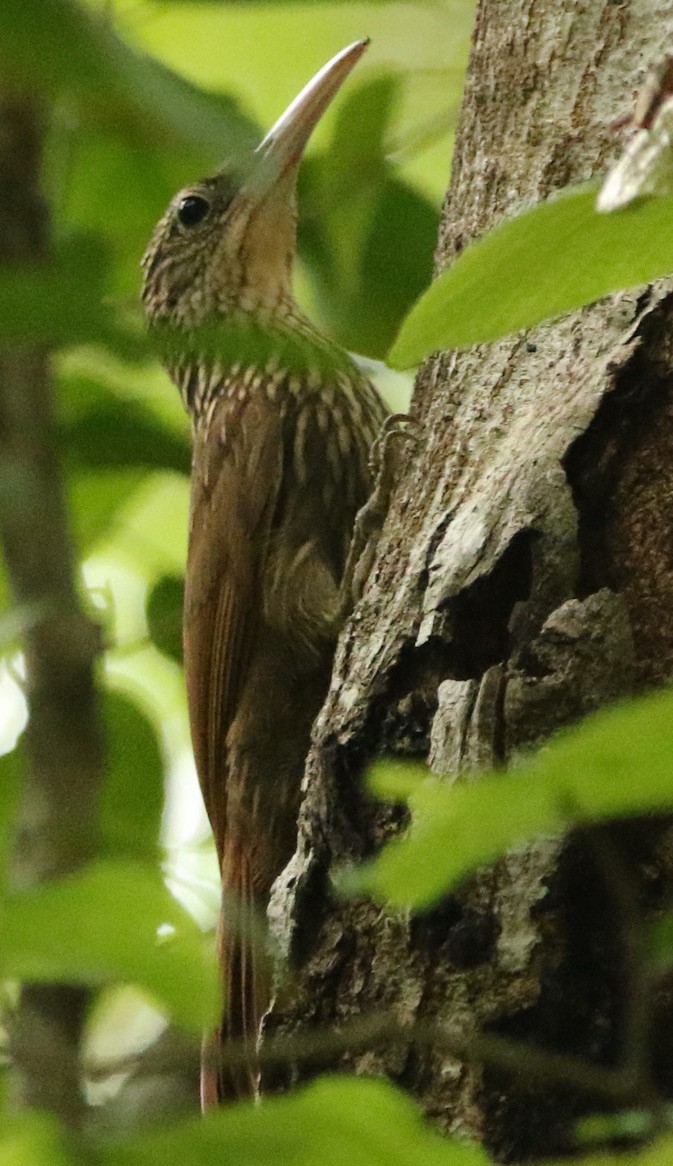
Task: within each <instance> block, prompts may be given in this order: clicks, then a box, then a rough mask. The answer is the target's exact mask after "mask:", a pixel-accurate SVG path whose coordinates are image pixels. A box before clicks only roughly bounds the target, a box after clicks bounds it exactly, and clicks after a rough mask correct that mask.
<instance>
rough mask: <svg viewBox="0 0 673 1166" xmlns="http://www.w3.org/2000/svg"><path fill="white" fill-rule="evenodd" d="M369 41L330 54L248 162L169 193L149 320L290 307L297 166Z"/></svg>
mask: <svg viewBox="0 0 673 1166" xmlns="http://www.w3.org/2000/svg"><path fill="white" fill-rule="evenodd" d="M368 43H369V42H368V41H366V40H362V41H357V42H356V43H355V44H353V45H350V46H349V47H348V48H347V49H344V50H343V51H342V52H341V53H339V54H338V55H337V56H336V57H333V58H332V60H331V61H329V62H328V63H327V64H326V65H325V66H324V68H322V69H321V70H320V72H319V73H317V74H316V76H315V77H313V79H312V80H311V81H309V83H308V85H306V86H305V88H304V89H303V90H302V91H301V93H300V94H299V96H298V97H297V98H295V100H294V101H293V102H292V104H291V105H290V106H289V107H288V109H287V110H286V111H285V113H284V114H283V115H282V117H280V118H279V119H278V121H277V122H276V124H275V125H274V127H273V129H271V130H270V131H269V133H268V134H267V135H266V137H265V138H264V140H263V141H262V142H261V144H260V145H259V146H258V148H257V150H256V151H255V152H254V154H252V155H251V156H250V157H249V158H247V159H243V160H241V161H239V162H238V163H237V164H236V165H235V166H230V167H225V168H224V169H223V170H222V171H220V172H219V173H218V174H216V175H215V176H214V177H213V178H208V179H205V180H203V181H202V182H197V183H195V184H194V185H193V186H189V187H187V188H185V189H184V190H181V191H180V193H179V194H177V195H176V196H175V198H174V199H173V201H172V202H171V204H170V206H169V207H168V210H167V211H166V213H165V215H164V216H163V218H162V219H161V220H160V221H159V223H158V224H157V227H156V229H155V231H154V235H153V236H152V240H151V242H150V245H149V247H148V249H147V251H146V253H145V256H144V258H143V270H144V280H143V291H142V299H143V304H144V307H145V311H146V313H147V315H148V317H149V319H150V320H151V321H152V322H162V321H163V322H165V323H173V324H178V325H186V326H190V325H196V324H199V323H200V322H202V321H204V320H206V319H208V318H210V317H213V316H220V315H226V314H227V313H228V312H231V311H233V310H235V309H243V310H244V311H251V312H257V313H261V314H263V315H269V316H272V315H273V314H274V313H275V312H278V311H282V310H283V309H284V308H285V307H286V306H287V305H291V304H292V302H293V301H292V286H291V283H292V261H293V258H294V252H295V245H296V198H295V192H296V182H297V172H298V170H299V164H300V162H301V158H302V154H303V152H304V148H305V146H306V143H307V142H308V139H309V137H310V136H311V133H312V131H313V129H314V128H315V126H316V125H317V123H318V122H319V121H320V118H321V117H322V115H323V113H324V112H325V110H326V109H327V106H328V105H329V104H330V102H331V100H332V98H333V97H334V96H335V94H336V93H337V92H338V90H339V88H340V87H341V85H342V83H343V81H344V80H345V79H346V77H347V76H348V74H349V73H350V71H351V69H352V68H353V66H354V65H355V64H356V63H357V61H358V60H359V59H360V57H361V56H362V53H363V52H364V50H365V48H366V47H367V44H368Z"/></svg>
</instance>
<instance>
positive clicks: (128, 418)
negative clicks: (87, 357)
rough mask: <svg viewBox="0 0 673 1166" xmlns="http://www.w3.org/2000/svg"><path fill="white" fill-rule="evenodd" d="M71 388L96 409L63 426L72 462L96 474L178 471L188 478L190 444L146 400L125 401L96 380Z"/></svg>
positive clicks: (79, 381)
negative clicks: (124, 470)
mask: <svg viewBox="0 0 673 1166" xmlns="http://www.w3.org/2000/svg"><path fill="white" fill-rule="evenodd" d="M69 380H70V381H71V382H72V381H76V382H77V383H76V384H74V385H73V384H72V383H70V384H69V385H66V386H65V391H66V392H69V393H70V394H71V395H73V394H74V393H75V392H77V394H78V395H80V396H81V397H87V396H88V398H89V401H90V404H89V405H88V406H84V407H83V408H82V409H80V410H78V411H77V412H76V413H75V415H74V416H71V417H70V418H68V419H66V420H63V421H62V422H61V423H60V424H59V427H58V429H59V435H60V436H61V438H62V440H63V443H64V448H65V452H66V454H67V457H68V460H69V461H70V462H71V463H74V465H76V466H77V467H78V468H83V469H92V470H97V471H100V470H122V469H131V468H133V469H143V470H175V471H176V472H177V473H182V474H188V473H189V466H190V452H189V442H188V440H187V437H186V436H183V435H182V434H180V433H177V432H176V430H175V429H174V428H173V427H172V426H169V425H166V424H165V423H163V422H162V421H161V420H160V419H159V418H158V417H157V415H156V413H154V412H152V410H150V409H148V408H147V407H146V406H145V405H143V404H141V403H140V401H133V400H124V399H123V398H122V397H120V396H119V395H118V394H117V393H115V392H114V391H113V390H112V389H111V388H110V387H109V386H108V385H106V384H104V382H103V381H102V380H101V381H94V380H92V379H91V378H84V377H77V378H69Z"/></svg>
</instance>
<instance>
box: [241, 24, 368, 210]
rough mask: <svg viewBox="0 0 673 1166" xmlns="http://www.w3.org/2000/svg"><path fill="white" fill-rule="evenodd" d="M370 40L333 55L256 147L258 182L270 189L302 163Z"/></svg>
mask: <svg viewBox="0 0 673 1166" xmlns="http://www.w3.org/2000/svg"><path fill="white" fill-rule="evenodd" d="M368 44H369V38H366V39H365V40H358V41H355V43H354V44H352V45H349V46H348V48H345V49H342V50H341V52H340V53H337V55H336V56H335V57H332V60H331V61H328V62H327V64H326V65H323V67H322V69H321V70H320V71H319V72H318V73H316V75H315V77H313V78H312V79H311V80H310V81H309V82H308V85H305V86H304V88H303V89H302V91H301V93H300V94H299V96H298V97H295V99H294V101H293V102H292V103H291V104H290V105H289V106H288V107H287V109H286V110H285V113H283V114H281V116H280V117H279V118H278V121H277V122H276V124H275V125H274V126H273V127H272V128H271V129H270V130H269V132H268V134H267V135H266V137H265V138H264V139H263V140H262V142H260V144H259V146H258V147H257V150H256V151H255V154H256V156H257V157H259V159H260V161H261V163H262V164H261V165H260V166H256V167H255V176H254V177H255V180H256V181H255V185H257V183H261V185H262V186H264V187H266V188H267V189H268V188H269V187H270V186H272V185H274V184H275V182H276V181H278V180H279V179H280V178H282V177H283V176H284V175H285V174H287V173H288V171H291V170H293V169H294V168H296V167H297V166H298V164H299V162H300V160H301V156H302V154H303V152H304V148H305V146H306V143H307V142H308V140H309V138H310V136H311V134H312V132H313V130H314V129H315V127H316V126H317V124H318V122H319V121H320V119H321V117H322V115H323V113H324V112H325V110H326V109H327V107H328V105H329V104H330V102H331V101H332V99H333V98H334V97H335V95H336V94H337V93H338V91H339V89H340V88H341V86H342V85H343V83H344V81H345V80H346V77H347V76H348V74H349V73H350V71H351V69H353V68H354V66H355V65H356V64H357V63H358V61H359V60H360V57H361V56H362V54H363V53H364V51H365V49H366V48H367V45H368Z"/></svg>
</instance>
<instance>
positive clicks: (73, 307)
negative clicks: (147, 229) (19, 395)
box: [0, 21, 111, 347]
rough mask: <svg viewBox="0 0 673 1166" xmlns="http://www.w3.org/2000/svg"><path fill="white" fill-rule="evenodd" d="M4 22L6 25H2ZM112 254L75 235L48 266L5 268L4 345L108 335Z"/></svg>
mask: <svg viewBox="0 0 673 1166" xmlns="http://www.w3.org/2000/svg"><path fill="white" fill-rule="evenodd" d="M1 23H2V22H1V21H0V25H1ZM107 268H108V256H107V253H106V250H105V247H104V245H103V244H102V242H101V240H100V239H99V238H97V237H94V236H93V235H72V236H70V238H67V239H65V240H64V241H63V242H62V243H61V244H60V245H59V246H58V247H57V249H56V252H55V254H54V257H53V259H52V260H51V261H50V262H48V263H44V264H39V265H37V264H36V265H34V266H25V267H16V268H14V267H12V268H8V267H5V268H0V347H7V346H8V345H16V344H17V343H21V342H23V341H29V342H31V343H34V342H39V343H40V344H48V345H59V344H76V343H80V342H83V341H86V340H91V339H96V338H99V337H102V336H104V335H105V333H106V331H107V329H108V328H109V327H110V323H111V317H110V315H109V313H108V312H107V311H106V310H104V308H103V306H102V298H103V289H104V284H105V276H106V272H107Z"/></svg>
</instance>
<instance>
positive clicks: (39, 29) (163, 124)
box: [0, 0, 257, 160]
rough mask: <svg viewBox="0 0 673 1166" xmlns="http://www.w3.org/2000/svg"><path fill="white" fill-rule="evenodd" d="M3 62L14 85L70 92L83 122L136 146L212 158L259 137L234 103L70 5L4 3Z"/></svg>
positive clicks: (23, 0)
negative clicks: (170, 147)
mask: <svg viewBox="0 0 673 1166" xmlns="http://www.w3.org/2000/svg"><path fill="white" fill-rule="evenodd" d="M0 57H1V58H2V62H3V71H4V72H5V73H9V75H10V76H11V77H13V78H14V79H15V80H16V81H17V82H18V83H19V84H21V85H25V84H26V82H27V81H29V82H32V83H33V85H36V86H38V87H39V88H41V89H42V90H43V91H46V92H47V93H48V94H62V93H68V94H70V95H71V96H74V97H76V98H77V99H78V101H79V103H80V105H79V112H80V114H81V115H82V116H84V117H85V118H87V119H89V120H91V119H93V120H96V121H98V122H99V123H102V124H105V125H107V126H108V127H113V128H114V129H115V130H117V131H120V132H121V133H122V134H124V135H126V136H128V137H130V138H132V139H133V140H135V141H140V142H145V143H154V142H156V141H157V140H161V138H162V136H163V137H164V138H168V140H169V142H171V141H172V142H173V143H176V142H177V143H182V144H186V145H189V146H192V147H197V148H199V149H201V150H203V151H205V152H206V153H207V154H208V155H209V156H211V157H212V158H213V160H215V159H221V158H222V156H223V155H224V154H226V153H228V152H238V151H239V150H241V149H245V148H248V147H249V146H250V145H251V144H252V143H253V142H254V141H255V140H256V139H257V134H256V131H255V129H254V127H253V126H252V123H251V122H250V121H249V120H248V119H247V118H245V117H244V116H243V114H242V113H241V112H240V110H239V109H238V106H237V105H236V103H235V102H234V101H233V100H231V99H230V98H227V97H220V96H216V95H214V94H207V93H204V92H203V91H202V90H200V89H198V88H197V87H196V86H194V85H192V84H190V82H188V81H186V80H184V78H182V77H179V76H178V75H177V74H176V73H173V72H171V70H170V69H167V68H165V67H164V66H163V65H161V64H160V63H159V62H158V61H155V60H153V59H152V58H150V57H146V56H143V55H141V54H140V53H137V52H135V51H134V50H133V49H132V48H130V47H129V46H128V45H127V44H125V42H124V41H123V40H121V38H120V37H118V36H117V35H116V34H115V33H114V31H113V30H112V27H111V25H110V23H109V20H108V19H106V18H105V16H104V15H103V14H98V13H95V12H93V11H91V10H90V9H87V8H85V7H84V6H83V5H81V4H78V3H75V2H74V0H3V11H2V19H0Z"/></svg>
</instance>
